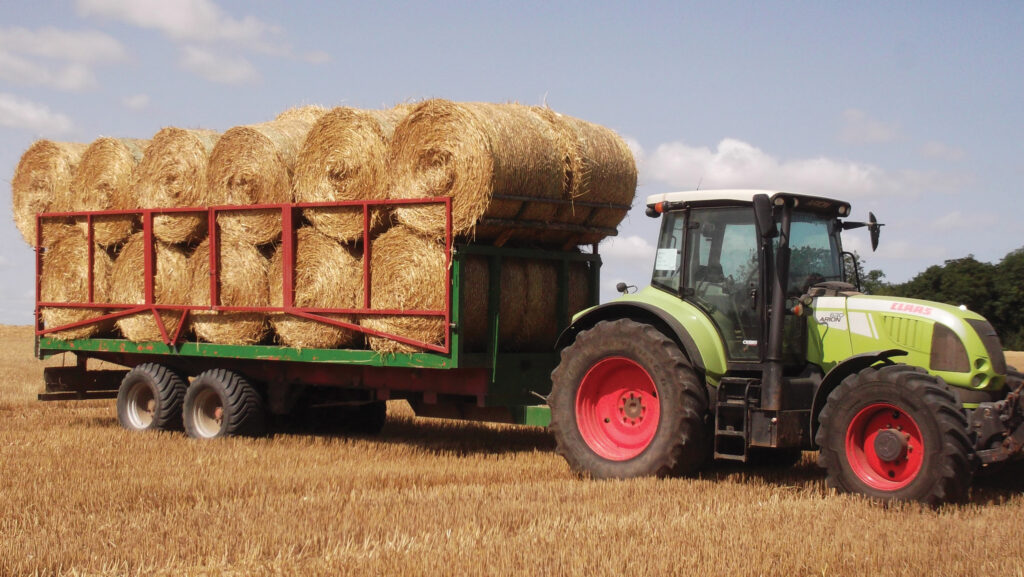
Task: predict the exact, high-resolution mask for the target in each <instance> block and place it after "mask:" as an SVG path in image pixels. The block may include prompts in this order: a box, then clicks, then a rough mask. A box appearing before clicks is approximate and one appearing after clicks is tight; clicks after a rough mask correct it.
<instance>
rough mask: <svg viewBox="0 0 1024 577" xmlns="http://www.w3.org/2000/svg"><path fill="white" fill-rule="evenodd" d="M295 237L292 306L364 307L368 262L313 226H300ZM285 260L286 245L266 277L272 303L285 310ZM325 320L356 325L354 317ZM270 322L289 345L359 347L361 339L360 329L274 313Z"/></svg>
mask: <svg viewBox="0 0 1024 577" xmlns="http://www.w3.org/2000/svg"><path fill="white" fill-rule="evenodd" d="M295 237H296V239H295V245H294V250H295V258H294V259H293V260H292V262H294V263H295V270H294V271H293V273H294V278H293V279H292V281H293V282H292V287H293V294H294V300H293V304H294V305H295V306H296V307H307V308H333V309H356V308H362V306H363V264H362V261H361V259H360V258H359V256H357V255H356V254H354V252H353V251H352V249H350V248H347V247H345V246H342V245H341V244H339V243H338V242H337V241H335V240H334V239H332V238H330V237H328V236H326V235H324V234H321V233H320V232H318V231H317V230H316V229H314V228H312V227H303V228H300V229H299V230H298V231H297V232H296V235H295ZM282 246H283V245H282ZM283 258H284V257H283V254H282V247H281V246H279V247H278V248H277V250H276V251H275V252H274V256H273V258H271V259H270V266H269V269H270V274H269V275H268V277H267V282H268V287H267V288H268V293H269V296H270V305H271V306H275V307H281V306H284V296H283V294H284V293H283V287H284V275H283V270H282V265H281V263H282V259H283ZM322 316H324V317H327V318H329V319H332V320H336V321H341V322H346V323H350V324H356V322H357V319H356V318H355V317H354V316H352V315H343V314H326V315H322ZM270 324H271V326H272V327H273V328H274V332H275V333H276V334H277V339H278V340H279V341H280V342H281V343H282V344H284V345H285V346H289V347H296V348H320V349H333V348H338V347H342V346H344V347H350V348H354V345H356V344H357V343H359V341H361V339H362V336H361V334H360V333H359V332H357V331H354V330H351V329H346V328H343V327H337V326H334V325H331V324H328V323H322V322H318V321H315V320H310V319H306V318H302V317H298V316H293V315H289V314H286V313H272V314H271V315H270Z"/></svg>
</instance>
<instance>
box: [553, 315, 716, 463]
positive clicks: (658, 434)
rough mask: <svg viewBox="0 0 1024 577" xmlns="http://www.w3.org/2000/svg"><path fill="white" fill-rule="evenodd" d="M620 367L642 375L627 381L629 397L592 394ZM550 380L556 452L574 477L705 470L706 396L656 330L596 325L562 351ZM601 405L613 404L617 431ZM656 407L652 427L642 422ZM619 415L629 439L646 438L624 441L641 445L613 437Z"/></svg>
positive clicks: (628, 323)
mask: <svg viewBox="0 0 1024 577" xmlns="http://www.w3.org/2000/svg"><path fill="white" fill-rule="evenodd" d="M617 369H622V370H624V371H625V374H626V375H632V376H639V377H640V378H639V379H633V380H628V379H627V380H628V382H629V386H628V387H627V388H628V389H629V391H628V394H629V397H628V398H627V397H626V393H620V392H615V393H614V394H596V395H595V394H592V391H594V389H595V387H598V388H599V387H600V386H602V385H603V382H602V381H601V379H600V377H601V375H604V374H605V373H606V372H608V373H610V376H609V378H611V377H612V376H615V372H614V371H615V370H617ZM620 374H621V373H620ZM644 375H646V377H645V376H644ZM620 378H624V377H620ZM551 379H552V390H551V395H550V396H549V397H548V403H549V405H550V406H551V427H550V430H551V432H552V434H553V435H554V437H555V441H556V443H557V450H558V453H559V454H561V455H562V456H563V457H565V460H566V461H568V463H569V466H570V467H571V468H572V469H573V470H574V471H576V472H577V473H581V474H586V475H590V476H592V477H595V478H600V479H605V478H617V479H623V478H630V477H641V476H649V475H654V476H665V475H668V474H670V473H674V474H692V473H695V472H697V471H699V470H700V469H701V468H702V467H704V466H705V465H706V464H707V462H708V460H709V458H710V455H711V442H710V435H709V428H708V423H709V420H708V400H707V393H706V392H705V389H704V386H703V385H702V384H701V382H700V380H699V379H698V377H697V375H696V374H695V373H694V371H693V369H692V368H691V366H690V363H689V361H688V360H687V358H686V356H684V355H683V353H682V351H680V350H679V347H678V346H677V345H676V344H675V342H673V341H672V340H671V339H669V338H668V337H667V336H665V335H664V334H662V333H661V332H659V331H658V330H657V329H655V328H654V327H652V326H650V325H646V324H643V323H639V322H636V321H633V320H629V319H620V320H615V321H601V322H599V323H597V324H596V325H594V327H593V328H591V329H589V330H586V331H583V332H581V333H580V334H579V335H578V336H577V337H576V341H575V342H574V343H573V344H572V345H570V346H569V347H566V348H565V349H563V350H562V356H561V362H560V363H559V365H558V367H557V368H555V370H554V372H553V373H552V374H551ZM605 381H607V379H606V380H605ZM623 382H625V381H623ZM634 395H635V397H634ZM600 399H604V400H605V401H606V402H608V403H611V405H614V407H613V408H612V409H609V410H610V411H611V414H614V415H615V416H616V417H617V420H616V422H615V423H614V425H613V423H612V422H611V420H610V416H607V415H605V414H603V413H601V412H600V409H599V408H598V405H599V404H600ZM653 402H657V407H658V413H657V421H656V422H655V423H654V424H653V425H652V424H651V423H652V421H653V419H649V420H648V421H646V422H645V421H644V420H643V419H644V416H645V415H651V416H653V412H652V410H651V409H652V408H653V407H654V405H653V404H652V403H653ZM578 403H582V407H581V408H580V409H578V408H577V404H578ZM620 403H621V404H620ZM611 405H609V406H611ZM615 407H617V408H615ZM616 411H617V412H616ZM578 414H579V415H582V419H583V424H582V426H581V423H580V422H579V419H578V418H577V415H578ZM602 415H605V416H602ZM618 417H621V419H622V421H621V422H622V423H623V427H624V428H623V430H625V431H627V435H628V434H631V433H629V431H638V432H643V434H642V435H639V434H638V435H637V436H635V439H634V437H627V439H628V440H630V441H632V440H636V441H638V442H636V443H630V444H629V445H628V446H625V444H617V443H616V442H615V441H613V440H612V439H611V437H612V435H613V434H615V433H617V432H618V431H616V430H614V426H617V425H618ZM588 439H589V441H588Z"/></svg>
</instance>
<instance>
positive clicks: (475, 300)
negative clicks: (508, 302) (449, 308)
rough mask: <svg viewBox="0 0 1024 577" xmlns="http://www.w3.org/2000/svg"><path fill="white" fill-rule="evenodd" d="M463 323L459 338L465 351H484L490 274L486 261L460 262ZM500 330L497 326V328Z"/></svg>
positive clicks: (471, 257) (479, 257) (472, 259)
mask: <svg viewBox="0 0 1024 577" xmlns="http://www.w3.org/2000/svg"><path fill="white" fill-rule="evenodd" d="M461 272H462V308H461V311H462V319H461V320H462V322H461V326H460V328H459V334H460V337H461V338H462V347H463V349H464V350H467V351H471V352H478V351H483V350H486V349H487V338H488V334H487V327H488V324H489V322H488V321H489V319H488V318H487V307H488V304H489V298H488V292H489V290H490V278H491V271H490V266H489V265H488V263H487V259H486V258H484V257H481V256H469V257H466V258H464V259H463V260H462V269H461ZM499 326H500V325H499Z"/></svg>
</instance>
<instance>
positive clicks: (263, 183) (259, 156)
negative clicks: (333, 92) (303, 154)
mask: <svg viewBox="0 0 1024 577" xmlns="http://www.w3.org/2000/svg"><path fill="white" fill-rule="evenodd" d="M317 114H318V111H316V110H304V111H301V112H294V113H291V114H283V115H282V117H281V118H279V119H278V120H272V121H270V122H264V123H262V124H252V125H248V126H236V127H235V128H232V129H231V130H228V131H227V132H225V133H224V135H223V136H222V137H221V138H220V140H219V141H218V142H217V145H216V146H215V147H214V148H213V152H212V153H211V154H210V168H209V171H208V172H207V177H206V189H207V192H208V194H209V199H208V200H209V202H210V204H214V205H235V206H246V205H252V204H277V203H287V202H291V200H292V174H293V172H294V170H295V161H296V159H297V158H298V154H299V149H300V148H301V146H302V143H303V142H304V141H305V138H306V134H307V133H308V132H309V131H310V129H311V128H312V127H313V124H314V121H313V118H314V117H315V116H316V115H317ZM217 218H218V222H217V225H218V228H219V230H220V231H221V233H222V234H223V235H224V238H225V239H228V240H231V241H234V242H240V243H245V244H250V245H262V244H268V243H272V242H274V241H275V240H277V239H278V238H280V236H281V211H280V210H276V209H269V210H260V211H251V210H250V211H245V212H221V213H220V214H218V217H217Z"/></svg>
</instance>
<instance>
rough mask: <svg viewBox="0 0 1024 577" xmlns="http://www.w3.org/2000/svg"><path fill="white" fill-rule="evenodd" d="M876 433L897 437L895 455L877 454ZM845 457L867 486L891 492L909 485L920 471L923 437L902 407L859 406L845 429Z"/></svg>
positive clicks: (915, 423)
mask: <svg viewBox="0 0 1024 577" xmlns="http://www.w3.org/2000/svg"><path fill="white" fill-rule="evenodd" d="M879 435H887V436H888V437H889V439H890V440H891V439H900V441H899V443H900V444H901V446H900V448H899V450H898V451H896V452H897V453H898V454H897V455H895V456H892V455H891V454H890V455H885V456H883V455H880V454H879V453H878V449H877V447H878V444H877V443H878V442H879ZM884 457H888V458H884ZM846 458H847V460H848V461H849V462H850V468H851V469H853V472H854V474H855V475H857V477H858V478H860V480H861V481H863V482H864V483H865V484H866V485H867V486H869V487H871V488H873V489H879V490H882V491H895V490H897V489H902V488H903V487H906V486H907V485H909V484H910V483H911V482H912V481H913V480H914V479H916V478H917V475H918V473H920V472H921V467H922V464H923V463H924V438H923V437H922V436H921V429H920V428H919V427H918V426H917V422H916V421H914V419H913V418H912V417H911V416H910V415H908V414H907V413H906V412H904V411H903V410H902V409H900V408H899V407H896V406H895V405H891V404H889V403H873V404H870V405H868V406H866V407H864V408H863V409H861V410H860V412H859V413H857V416H855V417H854V418H853V420H852V421H850V426H849V427H848V428H847V429H846Z"/></svg>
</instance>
